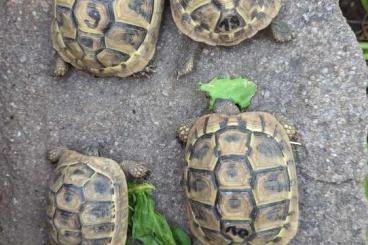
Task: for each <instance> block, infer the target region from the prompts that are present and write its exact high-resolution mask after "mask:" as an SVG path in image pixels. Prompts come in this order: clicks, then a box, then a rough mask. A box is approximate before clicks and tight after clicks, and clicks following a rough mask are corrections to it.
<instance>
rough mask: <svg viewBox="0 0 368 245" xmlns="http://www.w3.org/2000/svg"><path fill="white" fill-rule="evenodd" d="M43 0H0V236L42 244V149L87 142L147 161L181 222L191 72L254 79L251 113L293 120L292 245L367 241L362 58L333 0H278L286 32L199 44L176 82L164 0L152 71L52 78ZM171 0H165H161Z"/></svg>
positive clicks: (165, 204) (175, 54) (47, 170)
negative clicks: (225, 44) (285, 37)
mask: <svg viewBox="0 0 368 245" xmlns="http://www.w3.org/2000/svg"><path fill="white" fill-rule="evenodd" d="M51 2H52V1H50V0H48V1H45V0H37V1H36V0H29V1H21V0H8V1H6V0H1V1H0V3H1V8H0V21H1V23H2V24H1V26H0V33H2V35H1V36H0V41H1V45H0V51H1V57H0V61H1V66H0V76H1V81H0V95H1V96H0V103H1V107H0V110H1V111H0V117H1V120H0V128H1V131H0V132H1V134H0V136H1V138H0V147H1V152H0V162H1V164H0V217H1V218H0V244H4V245H5V244H17V245H23V244H27V245H36V244H37V245H39V244H47V233H46V230H45V229H46V228H45V227H46V226H45V212H44V208H45V205H46V202H45V196H46V190H47V180H48V179H49V177H50V175H51V174H52V170H53V166H51V164H49V163H48V162H47V161H46V159H45V152H46V150H47V149H48V148H49V147H50V146H53V145H55V144H58V143H62V144H66V145H68V146H70V147H73V148H76V149H81V148H82V147H85V146H88V144H90V143H92V142H94V143H98V144H100V146H101V147H102V153H103V155H105V156H108V157H112V158H114V159H116V160H122V159H129V158H132V159H140V160H144V161H146V162H147V163H148V165H149V166H150V167H151V168H152V169H153V177H152V182H153V183H154V184H155V185H156V186H157V191H156V192H155V197H156V199H157V206H158V208H159V209H160V210H162V211H164V213H165V214H166V215H167V217H168V219H169V221H170V222H171V223H174V224H178V225H180V226H182V227H184V228H187V226H186V220H185V219H184V218H183V217H184V196H183V192H182V191H181V187H180V178H181V174H182V166H183V160H182V157H183V149H182V147H181V145H180V144H179V143H178V142H177V140H176V139H175V128H176V127H177V126H178V125H179V122H180V121H181V120H182V119H187V118H190V117H193V116H199V115H201V114H202V113H204V112H205V110H206V103H207V99H206V98H205V96H204V95H203V94H201V93H200V92H198V91H197V90H196V84H197V82H198V81H207V80H209V79H210V78H213V77H215V76H219V77H225V76H239V75H243V76H245V75H246V76H248V77H249V78H250V79H252V80H253V81H255V82H256V83H257V84H258V94H257V96H256V98H255V99H254V100H253V105H252V107H251V108H250V109H251V110H266V111H273V112H282V113H284V114H285V115H286V116H288V117H289V118H291V119H292V120H293V121H294V122H295V124H296V125H297V126H298V128H299V132H300V141H301V142H302V143H303V145H304V147H305V149H304V150H303V148H299V151H300V155H301V161H300V162H298V166H297V167H298V177H299V184H300V208H301V217H300V229H299V233H298V235H297V236H296V238H295V239H294V241H293V242H292V244H364V233H365V230H366V223H367V220H368V212H367V206H366V203H365V199H364V196H363V189H362V181H363V176H364V174H365V173H364V171H365V168H366V167H365V162H366V155H365V150H364V144H365V140H366V138H365V137H366V129H365V127H366V124H367V123H366V122H367V119H368V114H367V97H366V92H365V91H366V90H365V80H366V75H367V73H366V66H365V63H364V61H363V59H362V55H361V51H360V50H359V48H358V46H357V43H356V41H354V35H353V33H352V32H351V31H350V30H349V27H348V25H347V24H346V23H345V20H344V18H343V17H342V15H341V13H340V10H339V8H338V3H337V1H333V0H323V1H322V0H320V1H317V0H310V1H302V0H286V1H285V2H284V5H285V7H284V9H283V14H284V16H283V17H282V18H283V19H285V20H287V21H288V22H289V23H290V24H291V26H292V27H293V28H294V29H295V30H296V31H297V38H296V40H295V41H293V42H291V43H288V44H277V43H275V42H273V40H272V37H271V35H270V32H269V31H267V30H266V31H263V32H261V33H260V34H259V35H257V36H256V37H255V38H254V39H252V40H250V41H246V42H243V43H242V44H241V45H239V46H236V47H233V48H211V47H206V48H205V49H204V50H203V51H202V53H201V55H200V58H199V61H198V66H197V68H196V70H195V71H194V73H193V74H192V75H190V76H188V77H186V78H185V79H181V80H176V79H174V75H175V64H176V61H177V59H178V58H179V54H180V53H181V52H180V46H182V45H183V43H184V42H185V40H186V39H185V38H183V37H181V36H180V35H179V33H178V31H177V28H176V27H175V25H174V24H173V21H172V17H171V14H170V13H169V8H167V7H168V6H166V11H165V17H164V20H163V25H162V29H161V30H162V35H161V36H160V39H159V42H158V43H159V44H158V50H157V54H156V56H155V60H154V62H153V63H154V64H155V65H156V66H157V70H156V74H155V75H154V76H153V77H152V78H151V79H137V78H131V79H117V78H95V77H93V76H91V75H89V74H86V73H84V72H81V71H76V70H73V71H72V72H70V75H69V76H68V77H67V78H65V79H62V80H56V79H54V78H53V77H51V76H50V75H49V74H50V66H51V64H52V61H53V55H54V51H53V49H52V48H51V45H50V41H49V24H50V20H51ZM167 5H168V3H167Z"/></svg>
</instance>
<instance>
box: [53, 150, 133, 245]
mask: <svg viewBox="0 0 368 245" xmlns="http://www.w3.org/2000/svg"><path fill="white" fill-rule="evenodd" d="M48 199H49V204H48V208H47V216H48V224H49V226H50V242H51V244H52V245H61V244H101V245H122V244H125V240H126V234H127V225H128V190H127V183H126V179H125V175H124V172H123V171H122V170H121V168H120V167H119V165H118V163H116V162H115V161H113V160H110V159H107V158H102V157H89V156H84V155H82V154H79V153H77V152H75V151H70V150H66V152H65V153H64V154H63V156H62V157H61V159H60V161H59V163H58V166H57V168H56V173H55V177H54V178H53V179H52V181H51V183H50V190H49V195H48Z"/></svg>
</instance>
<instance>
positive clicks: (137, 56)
mask: <svg viewBox="0 0 368 245" xmlns="http://www.w3.org/2000/svg"><path fill="white" fill-rule="evenodd" d="M162 8H163V1H162V0H87V1H84V0H55V6H54V15H55V18H54V20H53V24H52V28H51V29H52V39H53V46H54V48H55V49H56V50H57V51H58V53H59V55H60V56H61V57H62V58H63V59H64V60H65V61H66V62H68V63H71V64H72V65H73V66H75V67H77V68H79V69H84V70H88V71H90V72H92V73H94V74H96V75H101V76H109V75H115V76H120V77H126V76H129V75H131V74H133V73H135V72H139V71H141V70H143V69H144V68H145V67H146V65H147V64H148V62H149V61H150V60H151V58H152V57H153V55H154V52H155V47H156V42H157V38H158V32H159V25H160V21H161V14H162Z"/></svg>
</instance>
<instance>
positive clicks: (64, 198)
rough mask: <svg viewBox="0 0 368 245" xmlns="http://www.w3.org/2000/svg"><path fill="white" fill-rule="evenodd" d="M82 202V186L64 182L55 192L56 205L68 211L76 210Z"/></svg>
mask: <svg viewBox="0 0 368 245" xmlns="http://www.w3.org/2000/svg"><path fill="white" fill-rule="evenodd" d="M83 202H84V194H83V190H82V188H79V187H76V186H74V185H69V184H64V185H63V187H62V188H61V189H60V190H59V191H58V193H57V194H56V205H57V207H59V208H61V209H63V210H66V211H70V212H78V211H79V209H80V207H81V205H82V204H83Z"/></svg>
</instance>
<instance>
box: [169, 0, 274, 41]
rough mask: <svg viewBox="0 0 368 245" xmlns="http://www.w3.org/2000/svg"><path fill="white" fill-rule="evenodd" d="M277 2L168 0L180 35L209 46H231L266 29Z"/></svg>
mask: <svg viewBox="0 0 368 245" xmlns="http://www.w3.org/2000/svg"><path fill="white" fill-rule="evenodd" d="M280 6H281V0H171V10H172V14H173V17H174V20H175V23H176V25H177V26H178V28H179V29H180V31H181V32H183V33H184V34H186V35H188V36H189V37H190V38H192V39H193V40H195V41H199V42H204V43H207V44H209V45H224V46H231V45H235V44H238V43H239V42H241V41H243V40H244V39H247V38H250V37H252V36H253V35H255V34H256V33H257V32H258V31H259V30H262V29H264V28H265V27H267V26H268V25H269V24H270V23H271V21H272V19H273V18H274V17H275V16H276V15H277V14H278V12H279V10H280Z"/></svg>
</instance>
